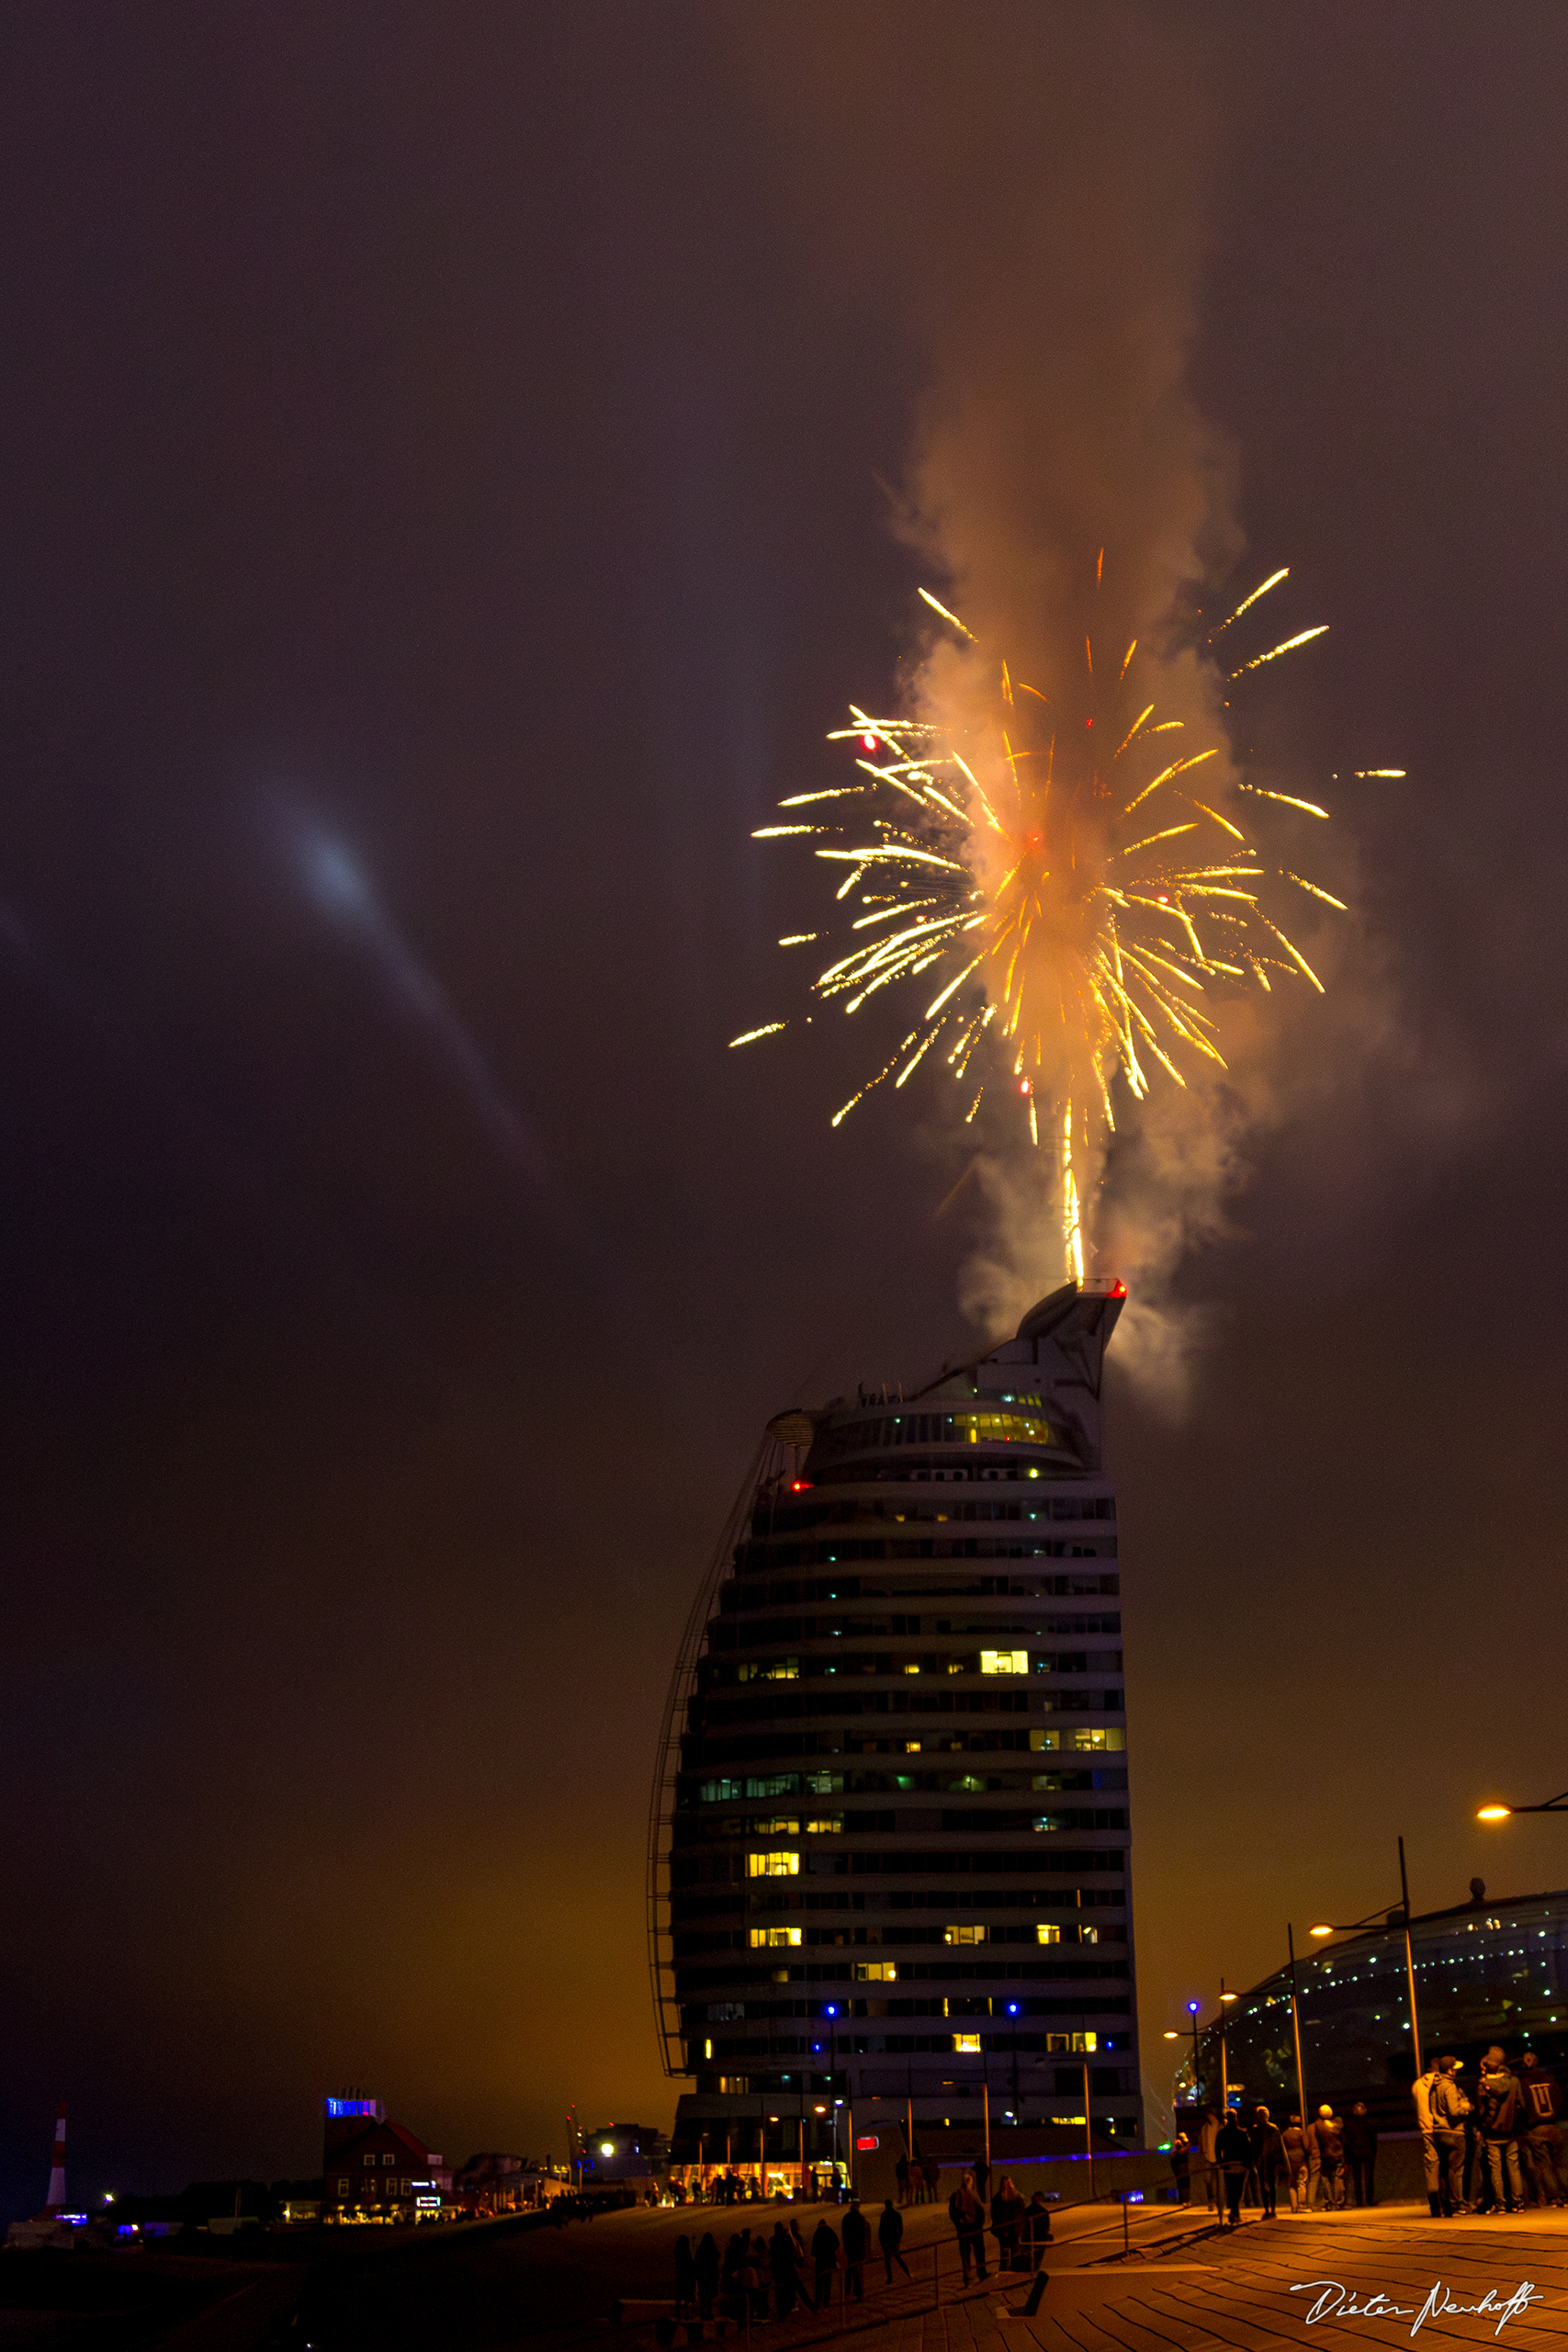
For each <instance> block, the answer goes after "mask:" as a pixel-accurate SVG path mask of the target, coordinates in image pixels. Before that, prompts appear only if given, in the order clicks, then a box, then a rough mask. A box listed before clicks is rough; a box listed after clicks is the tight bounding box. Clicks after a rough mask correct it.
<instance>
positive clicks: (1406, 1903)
mask: <svg viewBox="0 0 1568 2352" xmlns="http://www.w3.org/2000/svg"><path fill="white" fill-rule="evenodd" d="M1556 1802H1557V1800H1556V1799H1553V1801H1552V1804H1551V1805H1540V1806H1529V1807H1527V1806H1523V1805H1521V1806H1520V1807H1519V1808H1518V1810H1519V1811H1520V1812H1521V1813H1522V1812H1526V1811H1529V1812H1540V1813H1550V1812H1551V1811H1552V1809H1553V1805H1555V1804H1556ZM1486 1810H1487V1814H1488V1815H1491V1814H1492V1812H1493V1810H1494V1809H1493V1808H1492V1807H1490V1806H1488V1807H1487V1809H1486ZM1399 1896H1400V1907H1399V1917H1400V1919H1401V1921H1402V1923H1403V1925H1404V1981H1405V1984H1406V1985H1407V1986H1408V1988H1409V1993H1410V2046H1411V2050H1412V2052H1414V2054H1415V2059H1416V2074H1417V2075H1419V2074H1420V2073H1421V2072H1422V2071H1423V2069H1422V2064H1421V2021H1420V2018H1419V2017H1418V2016H1417V2014H1416V1957H1415V1954H1414V1952H1413V1951H1412V1950H1411V1946H1410V1882H1409V1880H1408V1878H1407V1877H1406V1876H1405V1872H1404V1838H1401V1839H1400V1840H1399ZM1377 1916H1378V1915H1377V1913H1376V1912H1375V1911H1369V1912H1368V1914H1367V1916H1366V1917H1365V1918H1364V1919H1352V1920H1350V1921H1349V1922H1348V1924H1347V1925H1340V1924H1339V1923H1338V1922H1336V1923H1335V1924H1334V1925H1332V1926H1330V1925H1329V1924H1328V1923H1327V1922H1324V1923H1323V1924H1321V1925H1319V1926H1318V1927H1315V1928H1308V1930H1307V1932H1308V1934H1309V1935H1314V1936H1349V1935H1356V1934H1358V1933H1359V1931H1360V1930H1361V1929H1362V1928H1370V1927H1371V1925H1372V1924H1373V1922H1374V1921H1375V1919H1376V1918H1377ZM1386 1917H1387V1915H1386V1914H1385V1924H1386ZM1302 2126H1303V2130H1304V2129H1305V2127H1306V2116H1305V2113H1304V2112H1303V2116H1302Z"/></svg>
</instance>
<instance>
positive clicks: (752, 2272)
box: [740, 2230, 769, 2320]
mask: <svg viewBox="0 0 1568 2352" xmlns="http://www.w3.org/2000/svg"><path fill="white" fill-rule="evenodd" d="M768 2275H769V2274H768V2264H767V2258H766V2254H765V2250H764V2248H763V2245H762V2233H761V2230H759V2231H758V2232H757V2233H756V2234H755V2236H753V2235H752V2233H751V2232H750V2230H748V2231H747V2232H746V2234H745V2242H744V2244H743V2245H742V2247H741V2252H740V2291H741V2293H742V2294H743V2295H744V2296H745V2298H746V2308H747V2310H748V2311H749V2312H750V2315H751V2317H752V2318H753V2319H754V2320H760V2319H766V2318H767V2316H768Z"/></svg>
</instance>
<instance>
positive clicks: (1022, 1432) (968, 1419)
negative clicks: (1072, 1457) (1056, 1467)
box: [953, 1413, 1056, 1445]
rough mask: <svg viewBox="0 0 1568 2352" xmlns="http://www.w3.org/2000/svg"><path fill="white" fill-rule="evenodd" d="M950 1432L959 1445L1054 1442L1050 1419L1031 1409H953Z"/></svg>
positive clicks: (1046, 1443) (1041, 1443) (1051, 1443)
mask: <svg viewBox="0 0 1568 2352" xmlns="http://www.w3.org/2000/svg"><path fill="white" fill-rule="evenodd" d="M953 1437H954V1438H955V1439H956V1441H957V1442H958V1443H959V1444H960V1445H963V1444H964V1443H967V1444H969V1445H982V1444H984V1445H995V1444H997V1443H998V1442H1000V1443H1001V1444H1004V1445H1055V1442H1056V1441H1055V1438H1054V1437H1053V1436H1052V1434H1051V1425H1050V1423H1049V1421H1043V1420H1040V1419H1036V1417H1035V1416H1034V1415H1033V1414H1032V1413H1029V1414H1025V1413H954V1415H953Z"/></svg>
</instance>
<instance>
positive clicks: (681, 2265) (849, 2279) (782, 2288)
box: [675, 2197, 909, 2324]
mask: <svg viewBox="0 0 1568 2352" xmlns="http://www.w3.org/2000/svg"><path fill="white" fill-rule="evenodd" d="M903 2236H904V2217H903V2215H902V2214H901V2213H900V2212H899V2211H898V2209H897V2206H896V2205H895V2204H894V2202H893V2199H891V2198H889V2199H887V2201H886V2205H885V2206H884V2207H883V2210H882V2211H881V2213H880V2214H879V2215H878V2216H877V2222H876V2245H877V2250H878V2252H879V2253H880V2255H881V2256H882V2262H883V2267H884V2269H885V2271H886V2283H887V2285H888V2286H891V2285H892V2284H893V2272H894V2267H895V2265H897V2268H898V2269H899V2270H901V2271H902V2272H903V2274H904V2276H905V2278H908V2276H909V2266H908V2263H907V2262H906V2261H905V2259H904V2256H903V2254H902V2252H901V2251H900V2248H901V2245H902V2242H903ZM871 2242H872V2240H871V2224H870V2222H868V2221H867V2220H866V2218H865V2215H864V2214H863V2212H862V2211H861V2207H860V2199H859V2198H858V2197H856V2198H852V2199H851V2200H850V2206H849V2211H847V2212H846V2213H845V2215H844V2218H843V2221H842V2223H841V2224H840V2228H839V2229H837V2230H835V2229H834V2227H833V2225H832V2223H831V2222H829V2220H828V2219H827V2218H826V2216H824V2218H823V2219H822V2220H821V2221H819V2222H818V2224H817V2227H816V2228H815V2229H814V2230H813V2231H812V2233H811V2236H810V2238H809V2240H807V2238H806V2237H804V2236H803V2235H802V2233H801V2228H800V2224H799V2222H797V2221H796V2220H795V2216H794V2214H793V2213H791V2214H787V2215H784V2216H782V2217H781V2218H780V2220H778V2221H777V2222H774V2224H773V2235H772V2236H771V2237H770V2236H769V2235H768V2234H767V2233H766V2232H765V2231H762V2230H750V2229H744V2230H736V2231H735V2232H733V2233H732V2234H731V2236H730V2240H729V2244H728V2246H727V2247H726V2248H725V2250H724V2253H723V2255H722V2256H721V2255H720V2253H719V2250H718V2242H717V2240H716V2238H715V2236H714V2234H713V2232H712V2231H711V2230H707V2231H705V2232H704V2233H703V2235H702V2237H701V2238H700V2239H699V2241H698V2243H697V2245H696V2246H695V2248H694V2247H693V2245H692V2242H691V2239H690V2238H689V2237H680V2238H677V2239H676V2241H675V2316H676V2318H677V2319H683V2318H692V2317H696V2318H700V2319H712V2318H713V2317H714V2315H715V2313H716V2312H717V2314H718V2315H719V2317H721V2318H725V2319H732V2320H735V2321H736V2322H738V2323H740V2322H750V2324H756V2323H757V2322H759V2321H761V2320H766V2319H774V2318H776V2319H788V2317H789V2315H790V2313H791V2312H793V2311H794V2309H795V2305H796V2303H797V2302H798V2303H804V2304H805V2306H806V2308H807V2311H810V2312H816V2311H819V2310H821V2309H822V2308H823V2306H824V2305H826V2304H829V2303H830V2302H831V2301H832V2299H833V2295H834V2292H835V2290H836V2289H838V2288H839V2286H840V2273H841V2274H842V2285H841V2291H842V2294H843V2296H844V2298H845V2299H846V2300H849V2299H851V2298H852V2299H853V2300H854V2301H860V2300H861V2298H862V2297H863V2295H864V2293H865V2267H866V2261H867V2257H868V2256H869V2255H870V2253H871Z"/></svg>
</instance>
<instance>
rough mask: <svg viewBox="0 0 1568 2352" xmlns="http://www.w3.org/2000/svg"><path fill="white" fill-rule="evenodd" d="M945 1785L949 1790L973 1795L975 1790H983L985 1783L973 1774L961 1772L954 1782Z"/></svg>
mask: <svg viewBox="0 0 1568 2352" xmlns="http://www.w3.org/2000/svg"><path fill="white" fill-rule="evenodd" d="M947 1785H948V1787H949V1788H950V1789H954V1790H966V1791H967V1792H969V1793H970V1794H971V1795H973V1794H974V1792H975V1791H976V1790H977V1789H984V1787H985V1785H986V1783H985V1782H984V1781H982V1780H979V1779H978V1778H976V1774H975V1773H973V1772H963V1773H961V1774H960V1775H959V1777H958V1779H957V1780H956V1781H949V1782H948V1784H947Z"/></svg>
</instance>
